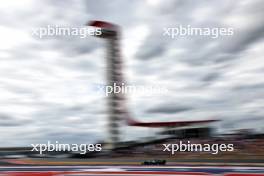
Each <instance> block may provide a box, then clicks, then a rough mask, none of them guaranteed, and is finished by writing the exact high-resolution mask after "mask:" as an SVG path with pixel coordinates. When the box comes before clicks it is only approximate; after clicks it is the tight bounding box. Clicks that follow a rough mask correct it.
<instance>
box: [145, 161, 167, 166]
mask: <svg viewBox="0 0 264 176" xmlns="http://www.w3.org/2000/svg"><path fill="white" fill-rule="evenodd" d="M141 164H142V165H165V164H166V160H147V161H143V162H142V163H141Z"/></svg>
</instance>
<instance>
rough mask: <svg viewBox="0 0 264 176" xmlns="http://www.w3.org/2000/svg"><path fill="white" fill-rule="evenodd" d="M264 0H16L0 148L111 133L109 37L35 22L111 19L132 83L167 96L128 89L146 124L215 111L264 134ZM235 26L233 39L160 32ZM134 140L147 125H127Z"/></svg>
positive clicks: (1, 10) (1, 85) (3, 32)
mask: <svg viewBox="0 0 264 176" xmlns="http://www.w3.org/2000/svg"><path fill="white" fill-rule="evenodd" d="M263 17H264V1H262V0H240V1H235V0H222V1H217V0H213V1H212V0H210V1H209V0H203V1H202V0H196V1H192V0H147V1H143V0H134V1H129V0H115V1H109V0H87V1H85V0H65V1H60V0H58V1H51V0H43V1H36V0H35V1H30V0H16V1H15V0H10V1H5V2H4V3H1V4H0V95H1V96H0V104H1V106H0V134H1V136H0V142H1V143H0V145H1V146H28V145H30V144H31V143H43V142H44V143H46V142H47V140H52V141H54V140H58V141H60V142H68V143H85V142H95V141H97V140H101V139H104V138H105V137H106V135H105V134H106V128H105V124H106V107H105V105H106V104H105V96H103V95H100V94H96V93H95V92H93V91H92V90H91V87H92V86H93V85H95V84H104V83H105V66H106V62H105V54H106V53H105V49H106V48H105V46H106V45H105V41H103V40H101V39H97V38H93V37H87V38H84V39H81V38H79V37H76V36H72V37H69V36H57V37H51V38H45V39H39V38H37V37H34V36H32V35H31V33H32V29H34V28H38V27H45V26H47V25H59V26H72V27H81V26H83V25H84V24H86V23H87V22H88V21H90V20H94V19H97V20H106V21H110V22H114V23H116V24H119V25H120V26H121V27H122V41H121V42H122V53H123V56H124V61H125V69H126V71H125V76H126V78H127V82H128V83H129V84H133V85H145V86H152V85H163V86H166V88H167V89H168V90H169V92H168V93H167V94H165V95H152V96H147V95H146V96H144V95H141V94H140V95H138V96H137V95H134V94H133V96H131V95H130V96H128V98H129V102H128V105H129V108H130V112H131V113H132V114H133V116H134V118H136V119H137V120H142V121H175V120H199V119H210V118H217V119H222V120H223V121H222V122H221V123H220V125H219V129H220V130H222V131H225V132H226V131H230V130H233V129H239V128H253V129H255V130H258V131H263V130H264V127H263V122H264V120H263V119H264V118H263V112H264V76H263V73H264V61H263V51H264V43H263V41H264V38H263V36H264V35H263V34H264V18H263ZM179 24H182V25H192V26H193V27H232V28H234V35H233V36H225V37H219V38H217V39H213V38H210V37H201V36H193V37H176V38H174V39H171V38H168V37H164V36H163V35H162V34H163V28H164V27H176V26H177V25H179ZM123 130H124V138H126V139H133V138H137V137H139V136H142V134H148V132H146V133H142V129H137V128H131V127H125V126H124V127H123ZM147 131H148V130H147Z"/></svg>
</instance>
